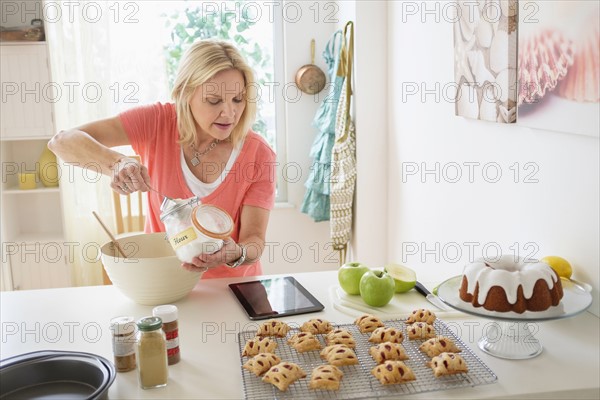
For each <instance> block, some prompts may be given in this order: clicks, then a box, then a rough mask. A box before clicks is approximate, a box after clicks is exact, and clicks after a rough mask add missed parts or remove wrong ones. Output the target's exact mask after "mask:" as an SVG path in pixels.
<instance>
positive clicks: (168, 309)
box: [152, 304, 181, 365]
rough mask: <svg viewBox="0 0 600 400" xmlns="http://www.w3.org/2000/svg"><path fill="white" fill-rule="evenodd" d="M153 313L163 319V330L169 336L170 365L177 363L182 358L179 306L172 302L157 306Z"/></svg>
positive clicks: (168, 355)
mask: <svg viewBox="0 0 600 400" xmlns="http://www.w3.org/2000/svg"><path fill="white" fill-rule="evenodd" d="M152 315H154V316H155V317H159V318H160V319H162V323H163V325H162V330H163V331H164V332H165V336H166V338H167V358H168V360H169V365H173V364H177V363H178V362H179V360H181V353H180V351H179V322H178V321H177V307H176V306H173V305H170V304H168V305H164V306H157V307H154V309H153V310H152Z"/></svg>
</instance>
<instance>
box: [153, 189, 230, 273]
mask: <svg viewBox="0 0 600 400" xmlns="http://www.w3.org/2000/svg"><path fill="white" fill-rule="evenodd" d="M160 210H161V214H160V220H161V221H162V222H163V224H164V225H165V229H166V231H167V237H168V239H169V242H170V243H171V246H172V247H173V250H175V254H177V258H179V260H181V261H183V262H186V263H191V262H192V259H193V258H194V257H196V256H197V255H199V254H202V253H208V254H212V253H214V252H216V251H219V250H220V249H221V247H223V241H224V240H226V239H228V238H229V236H230V235H231V232H232V231H233V219H232V218H231V216H230V215H229V214H228V213H227V212H226V211H225V210H223V209H221V208H219V207H217V206H213V205H210V204H201V203H200V202H199V200H198V198H197V197H192V198H191V199H171V198H168V197H165V199H164V200H163V202H162V204H161V206H160Z"/></svg>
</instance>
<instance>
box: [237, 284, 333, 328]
mask: <svg viewBox="0 0 600 400" xmlns="http://www.w3.org/2000/svg"><path fill="white" fill-rule="evenodd" d="M229 287H230V288H231V290H232V291H233V293H234V294H235V296H236V297H237V299H238V300H239V302H240V303H241V304H242V306H243V307H244V309H245V310H246V313H247V314H248V316H249V317H250V319H264V318H274V317H283V316H286V315H295V314H304V313H309V312H315V311H321V310H322V309H323V308H324V307H323V305H322V304H321V303H320V302H319V301H318V300H317V299H315V297H314V296H313V295H311V294H310V293H309V292H308V290H306V289H305V288H304V287H303V286H302V285H301V284H300V283H299V282H298V281H296V280H295V279H294V278H293V277H291V276H286V277H282V278H272V279H263V280H259V281H250V282H240V283H232V284H230V285H229Z"/></svg>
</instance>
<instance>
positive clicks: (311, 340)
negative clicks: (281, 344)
mask: <svg viewBox="0 0 600 400" xmlns="http://www.w3.org/2000/svg"><path fill="white" fill-rule="evenodd" d="M287 342H288V344H289V345H290V346H292V347H293V348H295V349H296V350H297V351H298V353H304V352H306V351H311V350H319V349H321V342H319V339H317V338H316V337H315V335H313V334H312V333H310V332H300V333H296V334H295V335H294V336H292V337H291V338H289V340H288V341H287Z"/></svg>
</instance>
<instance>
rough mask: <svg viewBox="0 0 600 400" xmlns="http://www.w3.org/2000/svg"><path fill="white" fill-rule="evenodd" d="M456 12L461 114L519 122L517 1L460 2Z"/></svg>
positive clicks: (456, 66) (456, 72)
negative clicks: (517, 103)
mask: <svg viewBox="0 0 600 400" xmlns="http://www.w3.org/2000/svg"><path fill="white" fill-rule="evenodd" d="M454 10H455V12H456V15H455V18H454V20H453V21H454V80H455V83H456V86H457V92H456V99H455V114H456V115H458V116H461V117H465V118H472V119H478V120H483V121H489V122H498V123H509V124H510V123H514V122H515V120H516V117H517V106H516V97H517V96H516V88H517V77H516V75H517V74H516V71H517V11H518V7H517V0H480V1H472V0H459V1H457V2H456V3H455V7H454Z"/></svg>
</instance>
